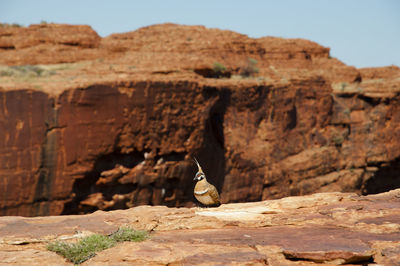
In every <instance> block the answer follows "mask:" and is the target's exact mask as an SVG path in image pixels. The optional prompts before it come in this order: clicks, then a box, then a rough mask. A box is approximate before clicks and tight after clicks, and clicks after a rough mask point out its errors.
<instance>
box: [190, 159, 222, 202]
mask: <svg viewBox="0 0 400 266" xmlns="http://www.w3.org/2000/svg"><path fill="white" fill-rule="evenodd" d="M194 162H195V163H196V164H197V167H198V169H199V170H198V171H197V173H196V175H195V177H194V179H193V180H197V183H196V186H195V187H194V196H195V197H196V199H197V200H198V201H200V202H201V203H202V204H204V205H206V206H219V205H221V203H220V201H219V194H218V191H217V189H216V188H215V187H214V186H213V185H211V184H210V183H208V182H207V179H206V175H205V174H204V172H203V170H202V169H201V166H200V164H199V163H198V162H197V160H196V158H194Z"/></svg>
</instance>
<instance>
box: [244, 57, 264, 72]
mask: <svg viewBox="0 0 400 266" xmlns="http://www.w3.org/2000/svg"><path fill="white" fill-rule="evenodd" d="M257 63H258V62H257V60H255V59H254V58H250V57H249V58H247V64H246V65H245V66H243V67H241V68H240V72H239V74H240V75H241V76H242V77H250V76H254V75H255V74H257V73H258V72H260V70H259V69H258V67H257V66H256V65H257Z"/></svg>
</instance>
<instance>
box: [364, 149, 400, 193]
mask: <svg viewBox="0 0 400 266" xmlns="http://www.w3.org/2000/svg"><path fill="white" fill-rule="evenodd" d="M374 166H376V167H377V168H378V170H377V171H376V172H375V173H374V174H373V175H372V176H371V177H370V178H368V179H367V180H366V181H365V183H364V184H363V187H362V191H361V192H362V194H363V195H368V194H378V193H382V192H386V191H389V190H392V189H396V188H400V157H398V158H396V159H395V160H393V161H390V162H389V163H385V164H375V165H374Z"/></svg>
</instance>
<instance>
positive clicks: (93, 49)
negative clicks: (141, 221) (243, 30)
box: [0, 24, 400, 216]
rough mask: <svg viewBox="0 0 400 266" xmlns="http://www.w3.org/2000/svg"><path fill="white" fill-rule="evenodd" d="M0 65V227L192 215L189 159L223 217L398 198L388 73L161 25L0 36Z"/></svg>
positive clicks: (311, 47) (396, 127)
mask: <svg viewBox="0 0 400 266" xmlns="http://www.w3.org/2000/svg"><path fill="white" fill-rule="evenodd" d="M216 63H219V64H220V65H223V66H224V67H225V68H226V70H225V71H224V72H223V73H217V72H216V71H215V69H214V66H215V64H216ZM0 64H2V65H1V66H0V215H22V216H38V215H39V216H40V215H59V214H82V213H90V212H93V211H96V210H115V209H126V208H129V207H132V206H138V205H147V204H148V205H167V206H170V207H173V206H175V207H182V206H186V207H190V206H194V198H193V193H192V189H193V186H194V184H193V180H192V177H193V176H194V174H195V171H196V168H195V166H194V164H193V162H192V160H191V158H192V157H193V156H196V157H197V159H198V160H199V161H200V163H201V164H202V167H203V169H204V171H205V172H206V174H207V177H208V180H209V181H210V182H211V183H213V184H214V185H215V186H216V187H217V189H218V190H219V192H220V195H221V201H222V202H223V203H229V202H247V201H260V200H265V199H274V198H282V197H286V196H293V195H305V194H310V193H314V192H327V191H341V192H358V193H363V194H370V193H379V192H383V191H388V190H390V189H393V188H398V187H400V179H399V178H398V172H399V169H400V123H399V122H400V69H399V68H398V67H396V66H390V67H384V68H366V69H356V68H354V67H351V66H347V65H345V64H343V63H342V62H340V61H339V60H338V59H336V58H332V57H331V56H330V55H329V48H327V47H323V46H321V45H318V44H316V43H314V42H311V41H307V40H300V39H282V38H273V37H265V38H258V39H252V38H249V37H247V36H245V35H242V34H238V33H235V32H231V31H223V30H218V29H207V28H205V27H201V26H181V25H173V24H164V25H154V26H150V27H145V28H141V29H139V30H137V31H133V32H128V33H121V34H113V35H111V36H108V37H105V38H101V37H99V36H98V35H97V33H95V32H94V31H93V30H92V29H91V28H90V27H88V26H71V25H56V24H47V25H33V26H30V27H27V28H13V27H2V28H0ZM217 65H218V64H217Z"/></svg>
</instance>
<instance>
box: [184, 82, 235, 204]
mask: <svg viewBox="0 0 400 266" xmlns="http://www.w3.org/2000/svg"><path fill="white" fill-rule="evenodd" d="M203 94H204V96H205V98H206V99H207V98H210V97H216V101H215V103H214V104H213V105H212V106H211V108H210V110H209V112H208V117H207V119H206V121H205V129H204V145H203V147H202V148H201V150H200V151H199V152H198V154H197V155H196V156H197V157H198V158H197V159H198V160H199V162H200V164H201V165H202V167H203V170H204V171H205V172H206V175H207V179H208V181H210V183H212V184H214V185H215V186H216V188H217V189H218V191H219V192H220V193H221V189H222V187H223V184H224V180H225V167H226V162H225V139H224V117H225V113H226V109H227V107H228V105H229V104H230V101H231V92H230V91H229V90H228V89H221V90H217V89H215V88H208V89H206V90H204V91H203ZM191 183H192V184H193V181H192V180H191ZM192 187H193V185H192ZM190 194H191V197H192V198H193V201H194V202H196V200H195V199H194V196H193V193H192V190H190Z"/></svg>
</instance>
